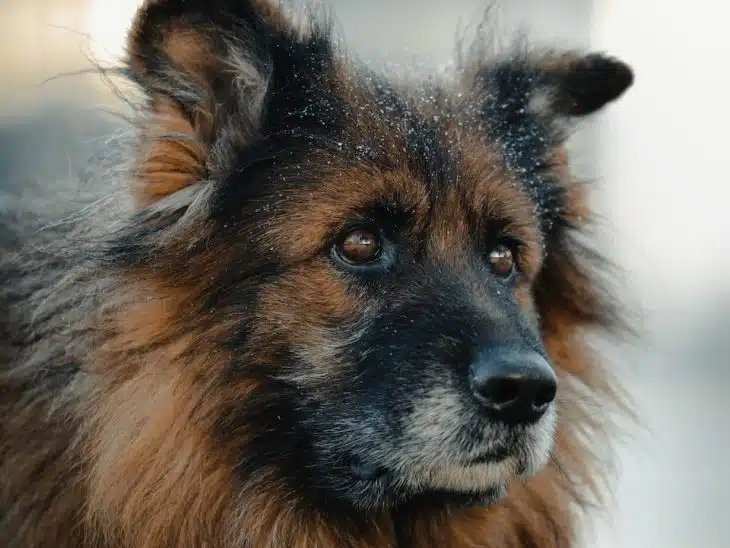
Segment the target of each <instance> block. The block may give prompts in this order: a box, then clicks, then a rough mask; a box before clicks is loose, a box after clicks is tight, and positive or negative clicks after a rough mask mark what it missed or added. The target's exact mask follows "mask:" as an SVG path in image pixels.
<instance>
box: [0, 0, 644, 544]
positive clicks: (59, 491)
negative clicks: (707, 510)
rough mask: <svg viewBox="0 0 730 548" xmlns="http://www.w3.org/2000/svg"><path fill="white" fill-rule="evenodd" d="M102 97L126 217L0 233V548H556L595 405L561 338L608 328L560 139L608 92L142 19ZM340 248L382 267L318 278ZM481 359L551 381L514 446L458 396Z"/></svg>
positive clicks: (206, 10) (582, 505)
mask: <svg viewBox="0 0 730 548" xmlns="http://www.w3.org/2000/svg"><path fill="white" fill-rule="evenodd" d="M128 69H129V74H131V76H132V78H133V80H134V82H135V83H136V84H138V85H139V87H140V88H141V89H142V90H143V91H144V92H145V94H146V97H147V102H146V104H145V106H144V108H143V109H142V115H141V117H140V118H139V119H138V120H137V122H138V127H139V128H140V130H139V132H138V136H139V138H138V140H137V142H136V148H135V154H134V155H133V159H134V160H133V161H134V165H133V169H132V170H130V175H128V176H127V178H126V180H127V181H129V183H128V186H127V191H128V193H129V196H131V197H132V198H133V205H132V206H131V211H127V209H126V208H125V205H124V203H121V202H119V203H116V202H115V203H113V204H109V203H107V207H106V208H105V211H107V212H108V213H109V215H108V216H107V217H104V216H102V214H101V208H99V207H96V208H94V209H87V210H85V211H86V213H84V214H81V215H71V216H64V222H62V223H56V224H52V223H51V221H50V220H48V219H44V218H43V217H42V216H41V217H39V218H38V219H32V218H30V217H29V216H22V218H23V219H25V220H26V223H25V224H24V225H23V226H20V227H18V226H16V227H15V232H14V234H13V235H12V236H11V235H10V234H9V233H8V232H7V230H8V228H7V226H6V227H5V228H4V230H5V231H6V232H5V233H4V235H5V236H11V237H6V238H3V240H2V241H3V242H4V245H5V249H4V250H3V251H2V253H3V256H2V261H1V262H0V276H1V277H2V288H1V289H0V306H1V308H0V337H1V338H0V366H1V368H0V410H1V411H2V414H3V421H2V430H1V432H0V473H1V474H2V483H1V487H0V538H2V539H4V545H5V546H9V547H34V546H37V547H41V546H56V547H72V546H74V547H76V546H88V547H92V546H99V547H102V546H103V547H113V546H114V547H115V546H120V547H121V546H124V547H147V548H154V547H159V548H162V547H172V546H191V547H192V546H196V547H203V546H207V547H219V548H224V547H225V548H228V547H245V546H250V547H255V548H263V547H267V546H268V547H292V548H295V547H314V546H318V547H332V548H335V547H337V548H341V547H342V548H344V547H348V546H349V547H361V548H365V547H373V548H381V547H382V548H385V547H395V546H398V547H406V546H408V547H414V548H415V547H418V548H425V547H432V548H436V547H439V548H440V547H455V548H466V547H508V546H522V547H528V546H540V547H565V546H571V545H572V544H573V543H574V539H575V536H576V532H577V531H578V525H579V519H580V516H581V510H584V509H586V508H588V507H589V506H591V505H593V504H594V503H596V502H597V501H598V499H599V495H600V493H601V485H602V482H603V480H604V479H605V473H606V472H607V470H606V468H605V466H606V464H605V463H603V462H600V461H599V460H598V459H597V458H596V457H595V449H596V448H600V447H602V446H603V443H604V442H605V441H607V440H605V439H603V438H602V437H601V434H602V432H603V426H604V423H605V418H606V417H605V415H606V414H607V413H608V407H606V408H603V409H602V408H601V407H599V406H600V405H602V404H605V405H607V406H608V405H611V404H613V403H615V399H614V388H615V387H614V386H613V385H612V384H611V383H609V382H608V380H607V376H606V375H605V373H604V371H603V369H602V367H601V364H600V363H598V362H597V360H595V359H594V358H592V357H591V355H590V353H589V352H588V348H587V345H586V344H585V342H584V340H583V333H584V331H585V330H587V329H603V328H610V327H613V326H615V325H616V321H617V318H618V315H617V313H616V310H615V306H614V305H613V303H612V302H611V299H610V298H606V296H605V295H604V292H602V290H601V288H600V287H599V283H598V279H597V274H599V273H600V272H599V270H598V269H600V268H601V266H602V263H601V261H600V260H599V258H598V257H596V256H595V255H594V254H592V253H591V252H589V248H588V247H586V245H585V244H584V243H583V242H582V239H581V236H582V234H583V233H584V232H585V230H586V227H587V226H588V222H589V219H590V216H589V213H588V211H587V208H586V203H585V199H584V186H583V185H582V184H580V182H578V181H576V180H575V179H574V176H573V175H572V173H571V171H570V169H569V165H568V158H567V153H566V150H565V140H566V137H567V130H568V129H569V128H570V124H571V122H572V120H574V119H576V118H579V117H582V116H585V115H589V114H591V113H593V112H595V111H597V110H599V109H600V108H602V107H603V106H604V105H605V104H607V103H608V102H610V101H613V100H615V99H616V98H618V97H619V96H620V95H622V94H623V92H624V91H625V90H626V89H627V88H628V87H629V86H630V85H631V83H632V80H633V76H632V72H631V70H630V69H629V68H628V67H627V66H626V65H625V64H623V63H621V62H619V61H617V60H613V59H611V58H608V57H604V56H602V55H598V54H593V55H583V54H580V53H575V52H561V53H559V54H556V53H552V52H535V51H532V50H530V49H527V48H524V47H521V48H516V49H514V50H511V53H510V54H509V55H502V56H496V57H491V58H489V57H487V56H486V55H485V49H484V48H482V47H480V46H479V44H477V45H476V46H474V47H473V48H471V49H469V50H468V51H467V53H466V55H464V56H463V57H461V58H460V62H459V64H458V67H457V69H458V70H456V71H455V74H454V75H452V76H453V77H451V76H450V77H449V78H446V77H443V78H433V79H430V80H427V81H417V82H411V83H409V84H406V83H400V82H399V83H394V82H391V81H388V80H387V79H385V78H384V77H381V76H379V75H377V74H374V73H372V72H371V71H369V70H366V69H364V68H362V66H359V65H357V64H355V63H354V62H352V61H350V60H349V59H348V58H347V57H346V56H345V55H344V54H342V53H341V52H338V49H337V48H336V47H335V46H334V42H333V40H332V39H331V33H330V29H329V28H328V25H327V24H325V23H322V21H321V20H320V19H315V18H313V17H309V18H305V19H304V21H303V22H299V23H297V24H294V23H293V22H292V19H291V18H289V17H288V16H287V15H286V13H284V12H282V11H280V10H279V9H278V8H277V9H275V8H273V7H271V6H269V5H268V4H265V3H263V1H255V0H216V1H212V0H205V1H204V0H156V1H153V0H150V1H148V2H147V3H146V4H145V5H144V6H143V7H142V8H141V9H140V11H139V12H138V14H137V17H136V20H135V24H134V27H133V29H132V31H131V33H130V37H129V49H128ZM99 182H100V183H101V186H104V185H109V186H110V188H111V186H112V185H113V181H112V180H111V176H109V177H108V178H106V177H102V178H101V179H100V181H99ZM47 191H48V192H49V193H53V191H54V189H53V188H49V189H47ZM102 192H104V191H103V189H102ZM97 206H98V203H97ZM97 210H98V211H99V212H98V213H97V214H95V215H90V214H89V213H88V211H97ZM355 221H357V222H368V223H371V224H374V225H375V226H377V227H378V229H379V230H382V231H383V233H384V234H385V236H384V242H386V243H387V245H388V246H389V247H387V249H385V250H384V252H383V253H384V257H385V258H384V259H382V261H381V263H379V264H380V265H381V266H375V267H368V268H354V267H349V266H347V265H345V264H343V263H342V261H340V260H338V258H337V257H336V256H335V255H333V254H332V252H331V250H332V249H333V245H335V246H336V242H337V238H338V237H339V235H340V234H342V231H343V230H346V229H347V228H348V227H350V226H351V223H352V222H355ZM34 227H35V228H40V227H45V229H44V230H40V231H36V232H33V228H34ZM99 227H101V230H98V228H99ZM29 233H33V234H34V235H33V236H27V235H28V234H29ZM497 241H508V242H511V243H512V245H513V246H514V251H515V252H516V253H517V265H518V269H517V274H516V276H515V278H514V280H513V281H512V282H510V283H509V284H506V283H503V282H500V281H499V280H497V279H496V278H495V277H494V276H493V275H492V274H491V272H490V271H489V269H488V266H487V261H486V260H485V259H484V257H485V253H488V252H489V249H490V246H493V245H494V244H495V242H497ZM384 245H385V244H384ZM386 260H387V261H390V262H388V263H387V264H385V261H386ZM495 340H507V341H510V344H515V345H518V346H520V345H521V346H524V347H529V348H531V349H534V350H535V351H538V352H540V353H542V354H544V355H545V356H547V357H548V358H549V359H550V361H551V363H552V365H553V366H554V368H555V370H556V371H557V373H558V376H559V381H560V382H559V391H558V398H557V401H556V404H554V405H553V406H551V408H550V410H549V411H548V413H546V415H545V416H544V417H543V418H542V419H541V420H540V421H539V422H538V423H537V424H535V425H533V426H530V427H508V426H506V425H503V424H500V423H497V422H494V421H490V420H487V419H486V418H484V417H483V416H482V415H481V413H479V410H478V409H476V407H475V403H474V402H473V400H472V398H471V397H470V394H469V393H468V391H465V390H464V389H463V379H464V377H465V374H466V373H465V371H466V369H467V368H468V365H469V360H470V359H471V358H472V357H473V356H472V354H473V352H475V349H476V347H477V345H479V344H487V343H485V342H484V341H488V342H489V341H495ZM485 450H487V451H489V452H499V451H502V452H503V453H504V454H503V456H502V457H500V458H497V457H495V458H494V459H493V461H490V462H487V463H482V464H477V465H465V464H463V462H464V461H465V460H469V459H471V458H473V457H475V456H478V455H480V454H482V453H483V452H484V451H485ZM368 468H369V469H370V471H371V472H373V471H378V472H377V473H374V472H373V474H371V475H372V476H373V477H371V478H369V479H368V478H366V479H363V477H362V474H361V475H360V476H358V475H357V474H355V473H354V472H353V471H354V470H358V469H359V470H360V471H362V470H363V469H368ZM381 471H384V472H383V473H382V474H381V473H380V472H381ZM365 475H367V474H365ZM507 486H508V490H507V492H506V495H504V496H503V498H501V499H500V500H497V498H499V497H498V495H500V490H502V489H504V488H506V487H507ZM495 497H496V498H495ZM490 503H491V504H490Z"/></svg>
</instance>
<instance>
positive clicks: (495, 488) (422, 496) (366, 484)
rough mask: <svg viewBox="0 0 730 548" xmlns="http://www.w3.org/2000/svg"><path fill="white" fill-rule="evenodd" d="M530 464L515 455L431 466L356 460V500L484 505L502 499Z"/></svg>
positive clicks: (365, 503)
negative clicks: (389, 465)
mask: <svg viewBox="0 0 730 548" xmlns="http://www.w3.org/2000/svg"><path fill="white" fill-rule="evenodd" d="M528 468H530V467H529V466H528V465H526V464H525V463H523V462H521V461H518V459H517V458H515V457H508V458H504V459H501V460H496V461H485V460H479V459H477V460H475V461H474V462H471V461H469V460H466V461H465V462H464V463H459V464H449V465H443V466H435V467H432V468H430V469H421V468H418V467H414V468H413V469H408V468H405V469H400V470H398V471H394V470H389V469H387V468H385V467H380V466H377V465H374V464H365V463H362V462H353V464H352V468H351V469H352V473H353V479H354V480H355V483H356V484H357V487H356V489H355V490H356V491H357V493H358V495H357V497H355V498H356V504H357V505H358V506H360V507H362V508H375V507H379V508H398V507H407V506H412V505H419V506H420V505H433V506H444V505H448V506H455V507H484V506H490V505H493V504H496V503H498V502H500V501H501V500H502V499H503V498H504V496H505V495H506V492H507V487H508V485H509V482H510V481H511V480H512V479H513V478H515V477H516V476H520V475H524V474H525V473H526V472H527V470H528Z"/></svg>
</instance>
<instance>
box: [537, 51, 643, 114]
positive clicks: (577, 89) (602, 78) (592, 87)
mask: <svg viewBox="0 0 730 548" xmlns="http://www.w3.org/2000/svg"><path fill="white" fill-rule="evenodd" d="M537 67H538V71H539V73H540V74H539V75H538V79H537V81H538V85H537V86H536V91H538V92H539V91H540V90H542V91H545V92H547V93H548V96H549V97H550V101H549V104H550V107H551V108H552V109H553V111H554V113H555V114H558V115H565V116H586V115H588V114H592V113H594V112H596V111H598V110H600V109H601V108H603V107H604V106H605V105H606V104H608V103H610V102H612V101H615V100H616V99H618V98H619V97H621V96H622V95H623V94H624V92H625V91H626V90H627V89H628V88H629V87H631V85H632V84H633V82H634V73H633V71H632V70H631V68H630V67H629V66H628V65H627V64H626V63H624V62H623V61H621V60H619V59H615V58H612V57H608V56H605V55H601V54H597V53H593V54H589V55H585V56H565V57H564V58H560V57H558V58H554V59H550V58H548V59H546V60H544V61H543V62H542V63H538V65H537Z"/></svg>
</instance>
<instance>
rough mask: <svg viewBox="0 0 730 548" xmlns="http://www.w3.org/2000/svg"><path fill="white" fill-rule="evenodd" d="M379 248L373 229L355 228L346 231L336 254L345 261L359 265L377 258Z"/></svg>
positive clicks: (378, 240)
mask: <svg viewBox="0 0 730 548" xmlns="http://www.w3.org/2000/svg"><path fill="white" fill-rule="evenodd" d="M380 248H381V245H380V238H378V235H377V234H376V233H375V231H372V230H367V229H357V230H353V231H351V232H348V233H347V234H345V236H344V238H342V239H341V240H340V242H339V243H338V244H337V254H338V255H339V256H340V257H341V258H342V260H344V261H345V262H347V263H350V264H353V265H361V264H366V263H370V262H372V261H374V260H375V259H377V258H378V255H379V254H380Z"/></svg>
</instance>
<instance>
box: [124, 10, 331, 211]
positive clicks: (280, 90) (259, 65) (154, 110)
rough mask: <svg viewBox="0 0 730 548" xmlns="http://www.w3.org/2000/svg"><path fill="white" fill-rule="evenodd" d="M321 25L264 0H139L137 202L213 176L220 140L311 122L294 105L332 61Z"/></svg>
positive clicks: (303, 100) (241, 141) (133, 41)
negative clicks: (142, 104)
mask: <svg viewBox="0 0 730 548" xmlns="http://www.w3.org/2000/svg"><path fill="white" fill-rule="evenodd" d="M327 30H328V29H327V28H326V25H325V24H324V23H323V24H321V25H319V26H317V24H316V22H314V21H312V20H311V19H307V20H306V23H304V24H301V25H294V24H293V23H292V22H291V21H290V20H289V19H288V18H287V17H285V15H284V13H282V12H281V11H280V10H278V9H276V8H274V7H273V6H271V5H269V4H268V2H267V1H266V0H147V1H146V2H145V3H144V5H143V6H142V7H141V8H140V9H139V10H138V12H137V14H136V17H135V20H134V24H133V26H132V29H131V31H130V34H129V37H128V42H127V55H128V69H129V72H130V73H131V75H132V78H133V79H134V80H135V81H136V82H137V83H138V84H139V85H140V86H141V88H142V89H143V91H144V92H145V93H146V95H147V96H148V98H149V105H148V114H149V116H147V117H146V118H145V121H144V122H143V127H142V132H141V133H142V137H141V145H142V146H141V150H140V151H139V156H138V161H137V169H136V174H137V177H136V182H137V183H138V189H137V192H136V197H137V200H138V204H139V206H140V207H146V206H148V205H150V204H152V203H154V202H156V201H157V200H159V199H161V198H164V197H167V196H169V195H171V194H173V193H175V192H177V191H178V190H181V189H182V188H184V187H187V186H189V185H192V184H194V183H197V182H200V181H202V180H206V179H215V178H216V175H217V173H216V170H221V169H223V166H220V165H216V163H218V164H220V163H221V162H222V160H221V158H222V157H225V149H226V147H228V148H230V147H238V148H240V147H245V146H246V145H247V144H249V143H250V142H251V141H252V140H254V139H256V138H257V136H258V135H260V133H261V132H263V131H266V130H267V129H270V130H272V131H277V130H279V131H280V130H281V129H283V126H284V125H286V124H289V125H291V124H292V123H300V124H302V123H310V124H314V123H315V122H314V121H309V122H308V121H307V120H305V119H304V118H305V115H304V114H301V113H306V112H307V111H310V110H315V109H308V108H307V106H308V104H309V102H311V101H312V100H313V99H312V97H317V96H318V94H317V93H313V91H314V90H313V87H314V86H318V85H319V86H322V87H324V86H323V82H325V81H327V80H329V76H331V75H333V74H334V71H335V67H334V61H333V51H332V45H331V41H330V39H329V35H328V32H327ZM319 112H320V113H321V112H322V111H321V109H320V110H319ZM293 113H300V115H299V116H296V115H295V116H292V114H293ZM316 123H317V124H319V125H320V126H321V120H319V121H316Z"/></svg>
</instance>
